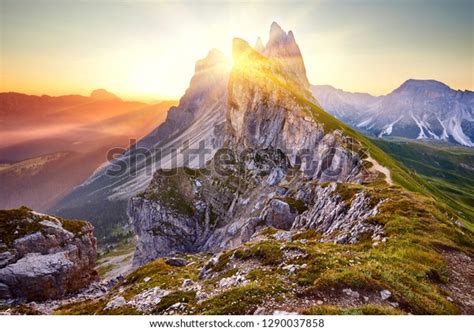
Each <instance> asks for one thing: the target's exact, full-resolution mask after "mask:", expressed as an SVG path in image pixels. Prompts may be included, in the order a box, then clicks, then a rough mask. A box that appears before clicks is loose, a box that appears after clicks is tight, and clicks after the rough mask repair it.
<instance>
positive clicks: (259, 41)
mask: <svg viewBox="0 0 474 331" xmlns="http://www.w3.org/2000/svg"><path fill="white" fill-rule="evenodd" d="M254 48H255V50H256V51H257V52H259V53H260V54H262V53H263V52H264V51H265V46H263V42H262V38H260V37H258V38H257V42H256V43H255V47H254Z"/></svg>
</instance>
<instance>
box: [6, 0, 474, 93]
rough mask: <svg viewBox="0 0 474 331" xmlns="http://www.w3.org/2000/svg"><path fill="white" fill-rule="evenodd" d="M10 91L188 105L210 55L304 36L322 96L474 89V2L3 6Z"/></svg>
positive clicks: (17, 2)
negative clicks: (100, 91) (197, 69)
mask: <svg viewBox="0 0 474 331" xmlns="http://www.w3.org/2000/svg"><path fill="white" fill-rule="evenodd" d="M0 3H1V5H0V38H1V40H0V60H1V62H0V74H1V77H0V91H19V92H25V93H30V94H51V95H61V94H70V93H76V94H89V93H90V91H91V90H92V89H95V88H106V89H108V90H110V91H112V92H114V93H116V94H118V95H120V96H121V97H124V98H127V99H141V100H148V101H150V100H156V99H160V98H177V97H179V96H181V95H182V94H183V92H184V90H185V89H186V87H187V86H188V83H189V80H190V78H191V76H192V73H193V71H194V63H195V61H196V60H197V59H199V58H202V57H204V56H205V55H206V54H207V52H208V50H209V49H210V48H218V49H220V50H222V51H223V52H224V53H225V54H228V55H230V53H231V40H232V37H236V36H238V37H242V38H244V39H246V40H248V41H249V42H250V43H251V44H254V42H255V40H256V38H257V36H261V37H262V39H263V41H264V43H265V42H266V40H267V38H268V30H269V27H270V24H271V22H272V21H277V22H278V23H279V24H280V25H281V26H282V28H283V29H285V30H293V32H294V33H295V37H296V41H297V42H298V44H299V46H300V48H301V51H302V53H303V56H304V59H305V63H306V69H307V72H308V78H309V80H310V82H311V83H313V84H330V85H333V86H335V87H338V88H342V89H345V90H348V91H362V92H369V93H372V94H375V95H380V94H386V93H388V92H390V91H391V90H393V89H394V88H396V87H397V86H399V85H400V84H401V83H402V82H403V81H405V80H406V79H408V78H418V79H437V80H440V81H443V82H445V83H447V84H448V85H450V86H451V87H453V88H456V89H471V90H473V89H474V64H473V58H474V50H473V48H474V36H473V34H474V8H473V6H474V1H473V0H465V1H461V0H426V1H422V0H399V1H395V0H387V1H382V0H378V1H376V0H371V1H369V0H358V1H356V0H341V1H337V0H327V1H286V2H283V1H265V2H255V1H247V2H244V1H233V2H227V1H213V2H203V1H184V2H183V1H181V2H176V1H174V2H172V1H151V0H150V1H132V0H128V1H123V0H122V1H112V0H84V1H80V0H79V1H78V0H76V1H72V0H55V1H42V0H35V1H33V0H29V1H23V0H11V1H10V0H0Z"/></svg>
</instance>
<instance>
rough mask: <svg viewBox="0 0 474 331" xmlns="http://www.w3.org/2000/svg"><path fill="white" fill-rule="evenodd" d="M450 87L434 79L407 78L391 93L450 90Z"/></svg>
mask: <svg viewBox="0 0 474 331" xmlns="http://www.w3.org/2000/svg"><path fill="white" fill-rule="evenodd" d="M450 90H451V88H450V87H449V86H448V85H446V84H444V83H442V82H440V81H437V80H434V79H426V80H423V79H408V80H406V81H405V82H404V83H403V84H402V85H400V86H399V87H398V88H397V89H396V90H394V91H393V93H401V92H415V91H439V92H441V91H450Z"/></svg>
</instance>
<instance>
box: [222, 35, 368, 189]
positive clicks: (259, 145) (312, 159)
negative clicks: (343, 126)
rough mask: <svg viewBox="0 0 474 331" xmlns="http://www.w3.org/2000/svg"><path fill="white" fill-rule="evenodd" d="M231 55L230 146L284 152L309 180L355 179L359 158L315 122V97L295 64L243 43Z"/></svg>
mask: <svg viewBox="0 0 474 331" xmlns="http://www.w3.org/2000/svg"><path fill="white" fill-rule="evenodd" d="M273 29H274V28H272V31H273ZM272 33H274V34H275V32H271V34H272ZM273 38H276V37H273ZM271 39H272V36H271V37H270V40H271ZM292 40H294V38H292ZM270 45H272V44H270ZM291 45H292V44H291ZM233 57H234V67H233V69H232V72H231V78H230V81H229V89H228V91H229V92H228V93H229V95H228V107H229V110H228V112H227V125H228V131H227V133H228V137H227V142H228V146H231V147H232V148H234V149H235V150H237V151H241V150H244V149H249V148H250V149H268V148H271V149H277V150H281V151H283V152H284V153H285V154H286V156H287V157H288V158H289V161H290V163H291V165H292V166H296V165H297V164H298V165H299V166H300V169H301V170H302V171H304V172H305V173H306V174H307V175H308V176H309V177H311V178H318V179H322V180H342V181H351V180H357V176H358V175H359V172H360V159H359V156H358V155H357V154H356V153H354V152H353V151H351V150H349V149H348V148H346V143H345V137H344V136H343V135H342V134H341V133H340V132H339V131H332V130H330V128H328V127H326V125H325V123H320V122H318V121H315V120H314V117H313V108H312V107H315V105H314V104H313V105H311V104H310V102H308V101H306V102H305V101H304V100H308V99H309V100H311V101H313V98H312V97H311V93H310V91H309V90H308V89H307V88H306V85H305V83H304V82H303V83H302V81H301V79H300V76H299V75H294V72H293V71H292V67H291V65H290V66H288V65H286V63H285V62H281V61H280V60H278V59H272V58H267V57H265V56H262V55H260V54H259V53H258V52H256V51H255V50H254V49H253V48H251V47H250V46H249V45H248V44H247V42H245V41H244V40H241V39H235V40H234V44H233ZM331 169H332V171H328V170H331ZM329 174H330V175H329Z"/></svg>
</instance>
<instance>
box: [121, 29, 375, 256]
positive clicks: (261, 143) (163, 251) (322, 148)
mask: <svg viewBox="0 0 474 331" xmlns="http://www.w3.org/2000/svg"><path fill="white" fill-rule="evenodd" d="M285 45H286V46H285ZM285 47H287V48H285ZM265 54H268V56H266V55H265ZM298 54H299V49H298V47H297V45H296V43H295V42H294V37H293V35H292V34H291V33H288V34H286V33H284V32H283V31H282V30H281V29H280V28H279V27H278V26H277V25H276V24H274V25H272V28H271V32H270V40H269V43H268V44H267V46H266V47H265V49H264V50H263V51H262V52H261V53H260V52H258V51H257V50H255V49H253V48H252V47H250V46H249V44H248V43H247V42H246V41H244V40H242V39H235V40H234V41H233V68H232V71H231V74H230V78H229V83H228V86H227V114H226V122H225V128H224V130H223V132H222V133H221V139H222V141H223V143H222V146H223V148H222V149H220V150H218V152H217V153H216V155H215V156H214V158H213V159H211V160H210V161H209V163H208V164H207V165H206V167H204V168H202V169H199V170H190V169H186V168H177V169H174V173H173V170H171V172H170V173H166V172H164V171H158V172H156V173H155V175H154V178H153V180H152V181H151V183H150V185H149V186H148V188H147V189H146V190H145V191H144V192H143V193H141V194H139V195H138V196H137V197H134V198H132V199H131V200H130V202H129V206H128V214H129V216H130V220H131V224H132V226H133V228H134V231H135V233H136V234H137V250H136V253H135V258H134V263H135V265H140V264H143V263H146V262H147V261H150V260H153V259H155V258H157V257H160V256H166V255H172V254H174V253H179V252H197V251H208V252H219V251H221V250H223V249H226V248H229V247H235V246H238V245H240V244H242V243H245V242H246V241H248V240H249V239H250V238H252V236H253V235H254V233H255V232H256V231H257V230H258V229H261V228H264V227H269V226H273V227H276V228H279V229H282V230H299V229H307V228H315V229H317V230H318V231H322V232H323V233H324V236H325V237H327V240H335V239H336V238H335V235H336V234H337V235H338V236H340V238H339V240H340V241H341V242H357V240H358V236H359V235H360V233H362V232H370V233H372V232H374V231H376V230H377V229H375V228H370V227H368V228H366V227H365V226H364V225H363V224H362V223H359V222H360V220H362V219H363V218H364V217H368V216H367V215H369V216H370V215H374V214H376V213H377V210H376V209H375V210H374V209H373V207H372V206H373V205H376V204H372V203H369V201H368V200H367V199H368V198H367V197H365V196H364V195H361V196H360V197H359V199H358V200H356V205H354V208H353V209H350V208H349V211H350V212H347V210H348V209H347V208H346V203H345V202H344V201H343V200H342V199H340V197H339V195H338V193H337V192H335V188H334V186H332V189H331V190H329V189H326V188H324V187H322V186H319V185H318V183H321V182H326V181H338V182H359V181H361V180H363V179H364V176H365V175H366V173H365V171H364V170H363V169H362V167H361V158H362V156H360V155H359V154H358V152H357V151H355V150H353V149H352V148H351V146H352V145H358V143H357V142H355V141H351V142H350V144H349V143H348V142H347V137H345V136H344V134H343V133H342V132H341V131H340V130H338V129H336V128H334V127H333V126H331V124H330V123H326V122H324V121H318V120H317V119H318V118H322V117H319V116H322V115H321V114H322V113H317V112H322V110H321V109H320V108H319V107H318V106H317V104H315V100H314V98H313V97H312V96H311V92H310V91H309V89H308V84H307V79H306V75H305V73H304V65H303V60H302V58H301V62H300V64H301V65H302V67H301V66H299V65H295V62H292V61H287V58H288V56H289V55H292V56H293V55H294V56H299V57H301V54H299V55H298ZM315 112H316V113H315ZM318 114H319V115H318ZM325 116H328V115H327V114H326V115H325ZM222 155H224V156H225V157H222ZM222 160H224V161H225V162H222ZM314 197H318V198H314ZM296 201H298V202H296ZM320 207H321V208H320ZM334 210H337V211H338V212H337V213H334ZM314 218H318V219H319V220H320V221H316V220H314ZM346 219H347V220H349V221H348V223H347V224H346V223H345V222H344V220H346ZM332 223H334V225H332ZM326 230H327V231H326Z"/></svg>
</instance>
